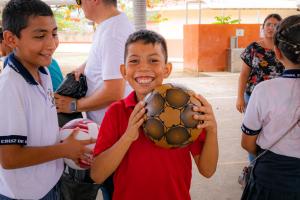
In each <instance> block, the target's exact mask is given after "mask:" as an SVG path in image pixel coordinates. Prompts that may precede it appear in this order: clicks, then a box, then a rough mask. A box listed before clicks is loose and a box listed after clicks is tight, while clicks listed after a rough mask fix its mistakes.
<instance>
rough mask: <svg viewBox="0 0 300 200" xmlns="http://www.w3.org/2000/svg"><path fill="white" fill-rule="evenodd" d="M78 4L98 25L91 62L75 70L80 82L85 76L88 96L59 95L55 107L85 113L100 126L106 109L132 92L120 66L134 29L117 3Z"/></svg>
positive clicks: (85, 1) (85, 0) (113, 0)
mask: <svg viewBox="0 0 300 200" xmlns="http://www.w3.org/2000/svg"><path fill="white" fill-rule="evenodd" d="M76 2H77V3H78V4H80V6H81V7H82V9H83V11H84V14H85V16H86V18H87V19H89V20H92V21H94V22H96V23H97V24H98V26H97V29H96V32H95V35H94V38H93V43H92V47H91V50H90V52H89V56H88V59H87V61H86V62H85V63H84V64H82V65H81V66H80V67H79V68H77V69H76V70H75V75H76V77H77V78H78V77H79V75H80V74H82V73H83V74H84V75H86V77H87V84H88V92H87V95H86V97H84V98H81V99H79V100H77V101H75V100H74V99H72V98H70V97H63V96H60V95H57V94H56V95H55V98H56V106H57V110H58V112H63V113H71V112H75V111H78V112H83V111H85V112H87V117H88V118H89V119H91V120H93V121H95V122H96V123H98V124H101V121H102V118H103V116H104V113H105V111H106V108H107V106H108V105H109V104H111V103H112V102H114V101H116V100H119V99H121V98H122V97H124V96H125V95H126V94H128V93H129V91H130V87H129V85H127V84H126V82H125V81H124V79H123V78H122V76H121V73H120V64H122V63H123V62H124V48H125V42H126V40H127V38H128V36H129V35H130V34H131V33H132V32H133V31H134V29H133V26H132V24H131V23H130V22H129V20H128V18H127V16H126V15H125V14H124V13H121V12H120V11H119V10H118V9H117V1H116V0H106V1H104V0H77V1H76ZM72 104H73V105H72ZM74 104H76V105H75V106H74ZM72 109H73V110H72Z"/></svg>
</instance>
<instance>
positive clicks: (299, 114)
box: [242, 69, 300, 158]
mask: <svg viewBox="0 0 300 200" xmlns="http://www.w3.org/2000/svg"><path fill="white" fill-rule="evenodd" d="M294 124H296V126H295V127H294V128H293V129H292V130H291V131H289V132H288V130H289V129H290V127H292V126H293V125H294ZM242 130H243V132H244V133H245V134H247V135H257V134H258V138H257V140H256V143H257V144H258V145H259V146H260V147H261V148H263V149H269V148H270V146H271V145H273V144H274V143H275V142H276V141H277V140H278V139H279V138H280V137H281V136H283V135H284V134H285V133H286V132H288V133H287V134H286V136H284V137H283V138H282V139H281V140H280V141H279V142H278V143H277V144H275V145H274V146H273V147H272V148H271V149H270V150H271V151H272V152H274V153H277V154H280V155H285V156H291V157H296V158H300V69H290V70H285V71H284V73H283V75H282V77H279V78H275V79H272V80H267V81H263V82H262V83H260V84H258V85H257V86H256V87H255V89H254V91H253V93H252V94H251V98H250V101H249V104H248V107H247V110H246V113H245V117H244V120H243V125H242Z"/></svg>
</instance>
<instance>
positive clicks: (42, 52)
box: [0, 0, 94, 200]
mask: <svg viewBox="0 0 300 200" xmlns="http://www.w3.org/2000/svg"><path fill="white" fill-rule="evenodd" d="M2 22H3V30H4V34H3V35H4V40H5V41H6V42H7V43H8V45H9V46H10V47H12V48H13V49H14V50H13V53H12V54H10V55H9V56H8V62H7V66H6V67H5V69H4V70H3V72H2V73H1V75H0V111H1V112H0V199H1V200H3V199H5V200H9V199H34V200H36V199H43V200H47V199H49V200H50V199H51V200H57V199H59V192H58V184H57V183H58V182H59V179H60V177H61V175H62V171H63V161H62V159H60V158H63V157H67V158H70V159H73V160H76V161H77V160H78V159H79V158H84V154H85V153H89V150H88V149H87V148H86V147H85V145H86V144H90V143H92V142H94V141H90V140H86V141H77V140H75V139H74V135H75V134H77V133H76V131H74V132H73V134H72V135H71V136H70V137H69V138H68V139H66V140H65V141H64V142H62V143H60V141H59V129H58V122H57V115H56V107H55V103H54V98H53V90H52V84H51V78H50V76H49V71H48V70H47V69H46V68H44V67H42V66H48V65H49V64H50V62H51V59H52V54H53V53H54V50H55V49H56V47H57V45H58V38H57V26H56V22H55V19H54V16H53V13H52V11H51V8H50V7H49V6H48V5H47V4H45V3H44V2H42V1H40V0H11V1H9V2H8V3H7V5H6V6H5V8H4V10H3V16H2Z"/></svg>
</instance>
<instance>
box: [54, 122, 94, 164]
mask: <svg viewBox="0 0 300 200" xmlns="http://www.w3.org/2000/svg"><path fill="white" fill-rule="evenodd" d="M77 127H78V128H80V130H79V133H78V134H77V135H76V137H75V139H77V140H88V139H91V138H94V139H97V136H98V131H99V126H98V124H96V123H95V122H93V121H92V120H89V119H82V118H79V119H74V120H71V121H69V122H68V123H67V124H65V125H64V126H63V127H62V128H61V129H60V136H61V140H64V139H66V138H67V137H69V135H70V134H71V133H72V131H73V130H74V129H75V128H77ZM87 147H88V148H90V149H91V150H94V147H95V144H89V145H87ZM87 156H89V157H91V158H92V156H93V155H91V154H88V155H87ZM64 162H65V163H66V164H67V165H68V166H69V167H71V168H73V169H77V170H86V169H89V168H90V165H89V164H88V163H86V162H85V161H84V160H81V159H80V160H79V162H78V164H76V163H75V162H74V161H73V160H71V159H68V158H64Z"/></svg>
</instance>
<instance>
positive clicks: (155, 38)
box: [124, 30, 168, 63]
mask: <svg viewBox="0 0 300 200" xmlns="http://www.w3.org/2000/svg"><path fill="white" fill-rule="evenodd" d="M138 41H143V42H144V44H153V45H155V44H160V46H161V49H162V52H163V54H164V56H165V63H167V62H168V49H167V43H166V40H165V38H164V37H163V36H161V35H160V34H158V33H156V32H154V31H150V30H140V31H136V32H134V33H132V34H131V35H129V37H128V39H127V41H126V44H125V54H124V62H126V56H127V54H128V46H129V45H130V44H132V43H135V42H138Z"/></svg>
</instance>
